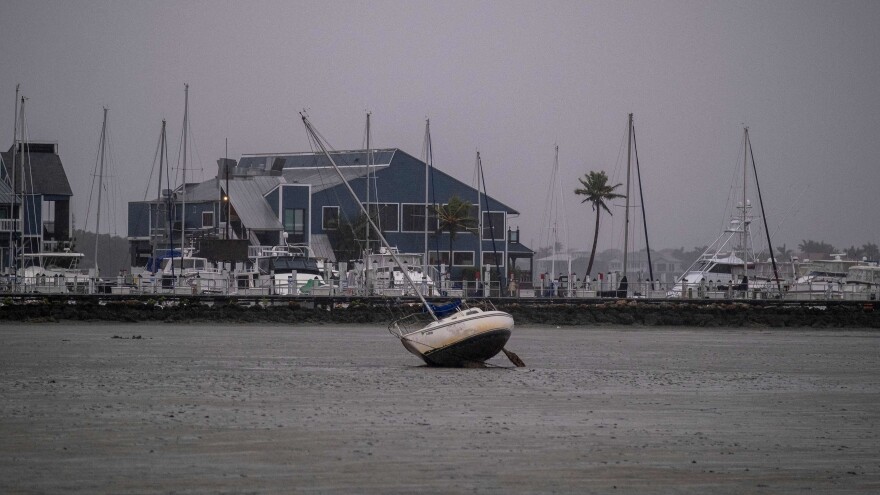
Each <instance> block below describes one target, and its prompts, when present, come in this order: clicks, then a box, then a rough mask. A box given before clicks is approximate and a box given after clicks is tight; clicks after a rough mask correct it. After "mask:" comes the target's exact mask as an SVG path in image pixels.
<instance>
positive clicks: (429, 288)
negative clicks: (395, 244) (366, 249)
mask: <svg viewBox="0 0 880 495" xmlns="http://www.w3.org/2000/svg"><path fill="white" fill-rule="evenodd" d="M391 251H393V252H394V254H395V255H396V256H397V259H398V260H400V262H401V265H397V264H396V263H395V262H394V257H392V255H391ZM367 259H368V260H369V265H368V266H369V267H370V268H369V269H370V271H371V272H372V276H371V277H370V278H371V279H372V280H373V282H374V289H375V290H378V291H380V292H381V291H383V290H389V291H395V290H396V291H398V292H399V293H400V295H404V296H415V295H416V294H415V292H414V291H413V289H412V288H411V287H410V286H409V285H407V283H406V277H407V276H408V277H409V278H410V280H412V281H413V282H415V284H416V285H417V286H418V288H419V291H420V292H421V293H422V294H423V295H425V296H439V295H440V291H439V290H437V287H436V284H435V283H434V279H433V278H432V277H431V275H429V274H428V273H426V272H425V271H424V270H423V268H422V266H423V265H422V259H423V256H422V255H421V254H417V253H401V252H399V251H398V250H397V248H391V249H390V250H388V249H385V248H384V247H383V248H381V249H379V252H378V253H371V254H368V255H367ZM359 264H362V262H360V263H359ZM360 269H361V270H363V269H364V268H363V267H361V268H360ZM404 271H406V275H404Z"/></svg>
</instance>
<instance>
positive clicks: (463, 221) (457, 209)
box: [434, 196, 477, 266]
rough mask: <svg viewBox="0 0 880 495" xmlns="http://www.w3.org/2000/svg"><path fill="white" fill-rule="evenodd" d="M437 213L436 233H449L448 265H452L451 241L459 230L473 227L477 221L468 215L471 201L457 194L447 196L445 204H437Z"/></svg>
mask: <svg viewBox="0 0 880 495" xmlns="http://www.w3.org/2000/svg"><path fill="white" fill-rule="evenodd" d="M434 211H435V212H436V213H437V224H438V227H437V234H438V235H439V234H441V233H443V232H447V233H448V234H449V265H450V266H451V265H452V242H453V241H455V236H456V234H458V233H459V232H462V231H466V230H470V229H474V228H476V226H477V221H476V220H475V219H474V218H473V217H471V216H470V211H471V202H470V201H467V200H464V199H461V198H459V197H458V196H453V197H451V198H449V202H448V203H446V204H445V205H439V206H437V207H436V208H435V210H434Z"/></svg>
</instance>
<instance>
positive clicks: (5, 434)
mask: <svg viewBox="0 0 880 495" xmlns="http://www.w3.org/2000/svg"><path fill="white" fill-rule="evenodd" d="M114 336H117V337H125V338H113V337H114ZM132 336H140V337H141V338H139V339H132V338H130V337H132ZM878 337H880V333H877V332H871V331H867V330H863V331H862V330H847V331H812V330H754V329H713V330H707V329H662V330H657V329H654V328H651V329H646V328H629V327H628V328H619V329H595V328H589V329H586V328H562V329H557V328H537V327H530V328H517V329H516V330H515V332H514V335H513V337H512V338H511V340H510V342H509V344H508V347H509V348H510V349H512V350H514V351H515V352H517V353H518V354H519V356H520V357H522V358H523V360H524V361H525V362H526V365H527V367H526V368H518V369H517V368H506V367H508V366H510V364H509V363H508V362H507V361H506V358H504V356H503V355H501V356H499V357H496V358H495V359H493V360H492V362H491V363H492V364H493V365H496V366H499V367H504V368H497V367H494V368H493V367H490V368H486V369H435V368H427V367H425V366H423V365H422V363H421V361H420V360H418V359H417V358H416V357H415V356H412V355H410V354H409V353H408V352H407V351H406V350H405V349H403V347H402V346H401V345H400V344H399V343H398V342H397V341H396V340H395V339H394V338H393V337H392V336H391V335H389V334H388V333H387V331H386V330H385V329H384V328H383V327H377V326H369V327H357V326H321V327H287V326H266V325H250V326H243V325H228V326H222V325H221V326H217V325H145V324H134V325H114V324H94V325H86V324H77V325H64V324H58V325H5V326H0V396H2V398H3V400H2V401H0V418H2V422H0V438H2V441H0V492H3V493H9V492H18V491H24V492H46V491H49V492H80V493H95V492H102V493H119V492H139V493H140V492H162V493H167V492H200V493H216V492H235V493H240V492H249V491H254V492H278V493H288V492H292V491H293V492H301V493H328V492H329V493H352V492H357V493H412V492H414V491H420V492H442V493H460V492H474V491H476V492H478V493H535V492H562V493H585V492H595V493H607V492H608V491H610V490H614V489H615V487H616V489H617V491H618V492H621V493H669V492H679V493H743V492H755V491H760V490H765V491H768V492H770V493H782V492H788V493H801V492H803V491H805V490H807V489H812V490H818V491H836V492H847V491H851V492H866V493H867V492H876V491H878V490H880V455H878V454H877V453H876V445H877V444H878V443H880V442H878V436H880V433H878V432H880V429H878V426H880V425H878V423H880V401H878V400H877V397H878V392H880V352H878V350H880V349H878V343H880V340H878Z"/></svg>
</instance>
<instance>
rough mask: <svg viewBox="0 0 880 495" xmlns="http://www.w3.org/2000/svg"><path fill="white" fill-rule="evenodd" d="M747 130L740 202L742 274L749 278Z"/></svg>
mask: <svg viewBox="0 0 880 495" xmlns="http://www.w3.org/2000/svg"><path fill="white" fill-rule="evenodd" d="M748 147H749V128H748V127H743V201H742V225H741V227H742V257H743V272H744V273H745V275H746V277H748V276H749V248H748V246H747V243H748V233H747V229H748V226H747V225H746V210H747V208H746V201H747V200H746V187H747V186H748V180H747V179H746V177H747V176H748V173H749V166H748V162H749V157H748V154H749V150H748Z"/></svg>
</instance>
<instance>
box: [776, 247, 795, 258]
mask: <svg viewBox="0 0 880 495" xmlns="http://www.w3.org/2000/svg"><path fill="white" fill-rule="evenodd" d="M776 252H777V253H778V254H777V256H778V257H779V260H780V261H791V255H792V254H794V252H793V251H792V250H791V249H788V248H787V247H786V246H785V244H783V245H781V246H776Z"/></svg>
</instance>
